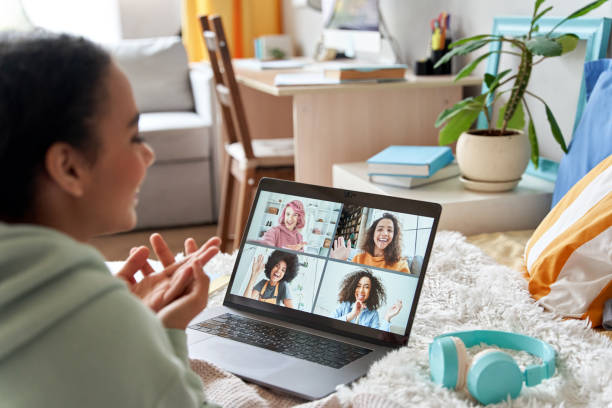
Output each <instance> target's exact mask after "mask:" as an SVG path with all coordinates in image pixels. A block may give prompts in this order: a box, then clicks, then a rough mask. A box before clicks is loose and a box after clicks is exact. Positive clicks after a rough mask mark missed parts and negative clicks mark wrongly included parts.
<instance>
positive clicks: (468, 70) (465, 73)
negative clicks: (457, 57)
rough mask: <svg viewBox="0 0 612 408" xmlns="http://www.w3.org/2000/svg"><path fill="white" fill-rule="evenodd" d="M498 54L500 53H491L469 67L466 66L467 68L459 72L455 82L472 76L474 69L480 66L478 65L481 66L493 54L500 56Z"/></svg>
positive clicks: (476, 60) (477, 59) (483, 55)
mask: <svg viewBox="0 0 612 408" xmlns="http://www.w3.org/2000/svg"><path fill="white" fill-rule="evenodd" d="M498 53H499V52H498V51H489V52H487V53H486V54H482V55H481V56H480V57H478V58H476V59H475V60H474V61H472V62H471V63H470V64H469V65H466V66H465V67H463V69H462V70H461V71H459V73H458V74H457V76H456V77H455V81H458V80H460V79H461V78H464V77H466V76H468V75H470V74H471V73H472V71H474V68H476V67H477V66H478V64H480V62H481V61H482V60H484V59H485V58H487V57H488V56H489V55H491V54H498Z"/></svg>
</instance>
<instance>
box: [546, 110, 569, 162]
mask: <svg viewBox="0 0 612 408" xmlns="http://www.w3.org/2000/svg"><path fill="white" fill-rule="evenodd" d="M544 106H545V107H546V117H547V118H548V123H549V124H550V130H551V131H552V134H553V137H554V138H555V140H556V141H557V143H559V146H561V150H563V152H564V153H567V146H566V145H565V139H563V134H562V133H561V129H560V128H559V125H558V124H557V120H556V119H555V116H554V115H553V113H552V111H551V110H550V108H549V107H548V105H546V104H544Z"/></svg>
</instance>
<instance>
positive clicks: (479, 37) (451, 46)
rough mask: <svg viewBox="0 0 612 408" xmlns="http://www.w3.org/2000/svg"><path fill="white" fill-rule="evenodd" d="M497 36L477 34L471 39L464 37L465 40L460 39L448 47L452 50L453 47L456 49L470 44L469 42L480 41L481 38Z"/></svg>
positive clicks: (495, 36)
mask: <svg viewBox="0 0 612 408" xmlns="http://www.w3.org/2000/svg"><path fill="white" fill-rule="evenodd" d="M499 37H500V36H499V35H493V34H479V35H474V36H472V37H466V38H462V39H460V40H457V41H455V42H452V43H450V44H449V45H448V48H449V49H453V48H455V47H458V46H460V45H463V44H465V43H468V42H471V41H476V40H482V39H483V38H499Z"/></svg>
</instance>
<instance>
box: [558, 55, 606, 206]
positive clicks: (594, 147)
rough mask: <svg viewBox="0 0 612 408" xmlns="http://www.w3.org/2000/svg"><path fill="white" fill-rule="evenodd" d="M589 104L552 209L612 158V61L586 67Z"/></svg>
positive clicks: (563, 164) (561, 168) (563, 163)
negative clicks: (606, 160) (599, 166)
mask: <svg viewBox="0 0 612 408" xmlns="http://www.w3.org/2000/svg"><path fill="white" fill-rule="evenodd" d="M584 80H585V87H586V97H587V104H586V106H585V108H584V111H583V112H582V118H581V119H580V123H579V124H578V127H576V131H575V132H574V137H573V138H572V141H571V143H570V145H569V147H568V153H567V154H566V155H564V156H563V158H562V159H561V163H560V164H559V172H558V173H557V180H556V182H555V191H554V193H553V199H552V207H554V206H555V204H557V202H558V201H559V200H560V199H561V198H563V196H564V195H565V193H567V192H568V191H569V189H570V188H572V186H573V185H574V184H576V182H577V181H578V180H580V179H581V178H582V177H584V176H585V175H586V174H587V173H588V172H589V171H590V170H591V169H592V168H593V167H595V166H596V165H597V164H598V163H599V162H601V161H602V160H603V159H605V158H606V157H608V156H609V155H611V154H612V59H601V60H597V61H591V62H587V63H585V64H584Z"/></svg>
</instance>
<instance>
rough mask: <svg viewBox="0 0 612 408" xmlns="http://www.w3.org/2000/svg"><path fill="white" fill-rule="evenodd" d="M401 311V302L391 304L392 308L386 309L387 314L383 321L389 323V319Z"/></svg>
mask: <svg viewBox="0 0 612 408" xmlns="http://www.w3.org/2000/svg"><path fill="white" fill-rule="evenodd" d="M401 310H402V301H401V300H398V301H397V302H395V303H394V304H393V306H391V307H390V308H389V309H387V313H386V314H385V320H386V321H388V322H389V323H391V319H393V318H394V317H395V316H397V315H398V314H399V312H400V311H401Z"/></svg>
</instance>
